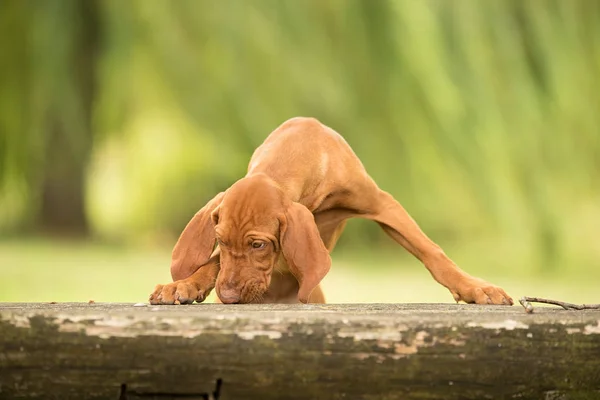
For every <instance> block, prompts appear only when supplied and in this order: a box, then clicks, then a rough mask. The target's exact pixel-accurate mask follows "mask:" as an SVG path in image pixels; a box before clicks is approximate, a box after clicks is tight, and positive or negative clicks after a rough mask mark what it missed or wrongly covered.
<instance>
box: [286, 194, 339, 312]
mask: <svg viewBox="0 0 600 400" xmlns="http://www.w3.org/2000/svg"><path fill="white" fill-rule="evenodd" d="M280 223H281V226H280V233H279V236H280V238H279V241H280V243H281V249H282V251H283V256H284V257H285V260H286V261H287V264H288V267H289V268H290V272H291V273H292V274H294V276H295V277H296V279H297V280H298V283H299V284H300V289H299V290H298V300H300V301H301V302H302V303H308V299H309V297H310V294H311V293H312V291H313V289H314V288H315V287H316V286H317V285H318V284H319V282H321V280H322V279H323V278H324V277H325V275H327V272H329V268H330V267H331V257H330V256H329V252H328V251H327V248H326V247H325V245H324V244H323V240H321V236H320V235H319V230H318V229H317V224H315V218H314V216H313V214H312V213H311V212H310V211H309V210H308V208H306V207H304V206H303V205H302V204H299V203H295V202H292V204H291V205H290V206H289V207H288V208H287V210H286V212H285V215H284V216H283V217H281V219H280Z"/></svg>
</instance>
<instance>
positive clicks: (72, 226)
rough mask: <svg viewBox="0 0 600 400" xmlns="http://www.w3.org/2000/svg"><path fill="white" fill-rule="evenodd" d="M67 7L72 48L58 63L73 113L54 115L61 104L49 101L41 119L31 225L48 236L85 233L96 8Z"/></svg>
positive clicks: (58, 96) (82, 4)
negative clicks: (36, 200)
mask: <svg viewBox="0 0 600 400" xmlns="http://www.w3.org/2000/svg"><path fill="white" fill-rule="evenodd" d="M68 8H69V10H68V11H70V13H71V15H72V17H73V18H74V21H73V26H72V28H71V29H70V34H71V35H72V40H71V41H70V45H71V46H72V47H71V49H69V50H70V51H67V52H66V56H67V58H68V59H67V60H64V61H63V62H64V64H63V65H65V66H66V68H67V70H68V75H69V77H70V79H69V80H70V82H69V84H68V86H70V92H71V94H70V96H69V97H70V98H71V102H72V103H71V108H72V112H74V113H75V114H76V115H73V114H71V115H65V113H64V112H60V111H59V108H61V107H62V106H63V105H61V104H58V105H55V104H56V103H54V104H51V105H50V106H49V107H48V108H47V109H46V110H45V113H44V115H43V116H42V129H44V130H46V132H45V136H46V138H45V139H46V140H45V142H46V146H45V149H44V153H45V154H44V155H43V157H42V159H43V160H44V161H43V167H42V175H41V179H40V180H39V181H38V182H39V185H40V187H39V188H38V190H39V193H40V201H41V204H40V209H39V215H38V218H37V221H36V225H37V228H39V229H41V230H42V231H44V232H50V233H53V234H69V235H71V234H77V235H86V234H88V228H89V227H88V222H87V218H86V212H85V199H84V193H85V175H86V169H87V165H88V162H89V159H90V154H91V149H92V143H93V131H92V109H93V103H94V98H95V94H96V60H97V54H98V51H99V36H100V35H99V28H100V24H99V19H98V11H99V10H98V4H97V3H96V2H95V1H88V0H86V1H71V2H69V6H68ZM67 41H69V39H67ZM51 96H52V97H53V98H54V96H56V98H54V101H56V102H60V101H61V100H63V97H62V96H63V95H62V94H61V93H52V94H51ZM73 103H75V104H73ZM74 120H75V121H74ZM74 122H77V123H74Z"/></svg>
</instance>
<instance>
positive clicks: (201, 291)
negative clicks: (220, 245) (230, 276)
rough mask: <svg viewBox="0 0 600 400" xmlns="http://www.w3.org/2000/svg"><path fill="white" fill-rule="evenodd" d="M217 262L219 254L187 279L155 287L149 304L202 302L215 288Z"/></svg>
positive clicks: (217, 269) (217, 270) (217, 272)
mask: <svg viewBox="0 0 600 400" xmlns="http://www.w3.org/2000/svg"><path fill="white" fill-rule="evenodd" d="M219 261H220V254H219V253H217V254H215V255H213V256H212V257H211V258H210V259H209V260H208V262H207V263H206V264H204V265H202V266H201V267H200V268H198V270H197V271H196V272H194V273H193V274H192V275H191V276H189V277H188V278H185V279H181V280H178V281H175V282H172V283H169V284H166V285H157V286H156V288H154V292H152V294H151V295H150V304H191V303H193V302H194V301H196V302H198V303H201V302H203V301H204V300H205V299H206V297H208V295H209V294H210V292H211V290H213V289H214V287H215V282H216V281H217V275H218V274H219V269H220V267H219Z"/></svg>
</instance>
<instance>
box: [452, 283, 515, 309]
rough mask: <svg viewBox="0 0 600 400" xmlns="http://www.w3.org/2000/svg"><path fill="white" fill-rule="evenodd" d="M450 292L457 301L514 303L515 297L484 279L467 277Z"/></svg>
mask: <svg viewBox="0 0 600 400" xmlns="http://www.w3.org/2000/svg"><path fill="white" fill-rule="evenodd" d="M450 292H451V293H452V296H454V300H456V302H457V303H458V302H459V301H464V302H465V303H474V304H499V305H507V306H512V305H513V299H512V298H511V297H510V296H509V295H508V294H506V292H505V291H504V290H503V289H502V288H500V287H498V286H495V285H492V284H490V283H488V282H486V281H484V280H482V279H477V278H466V279H465V280H464V281H463V282H461V283H460V284H458V285H457V287H456V288H455V289H450Z"/></svg>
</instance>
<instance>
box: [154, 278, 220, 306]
mask: <svg viewBox="0 0 600 400" xmlns="http://www.w3.org/2000/svg"><path fill="white" fill-rule="evenodd" d="M209 293H210V289H208V290H202V289H200V288H199V287H198V284H197V283H195V282H192V281H189V280H187V279H183V280H180V281H175V282H173V283H169V284H167V285H156V288H154V292H152V294H151V295H150V299H149V300H150V304H192V303H193V302H194V301H197V302H198V303H201V302H203V301H204V299H206V297H207V296H208V294H209Z"/></svg>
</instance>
